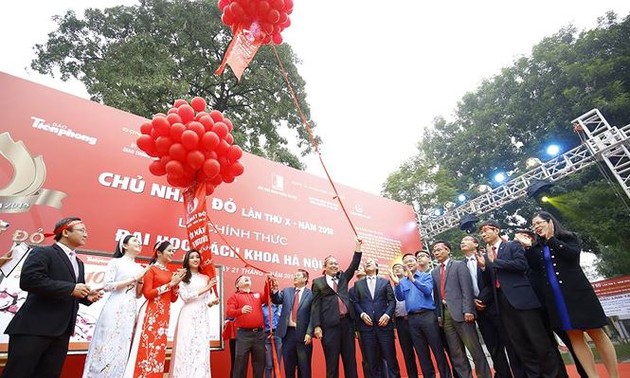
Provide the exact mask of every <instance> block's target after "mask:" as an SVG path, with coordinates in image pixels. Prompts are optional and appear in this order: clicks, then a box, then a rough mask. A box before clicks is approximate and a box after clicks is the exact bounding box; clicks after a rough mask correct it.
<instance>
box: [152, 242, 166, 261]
mask: <svg viewBox="0 0 630 378" xmlns="http://www.w3.org/2000/svg"><path fill="white" fill-rule="evenodd" d="M170 246H171V242H169V241H168V240H162V241H160V242H157V243H155V246H153V257H152V258H151V261H150V262H149V264H155V263H156V262H157V255H158V252H160V253H161V252H164V251H165V250H166V248H168V247H170Z"/></svg>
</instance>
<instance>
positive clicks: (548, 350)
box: [497, 290, 559, 378]
mask: <svg viewBox="0 0 630 378" xmlns="http://www.w3.org/2000/svg"><path fill="white" fill-rule="evenodd" d="M497 300H498V303H499V313H500V316H501V320H502V321H503V325H504V326H505V330H506V332H507V334H508V336H509V338H510V342H511V343H512V347H513V348H514V350H515V351H516V354H517V355H518V357H519V359H520V360H521V363H522V364H523V367H524V368H525V373H526V374H527V377H543V378H556V376H557V375H558V369H559V365H558V360H557V357H556V353H555V351H554V346H553V345H552V343H551V340H550V339H549V334H548V333H547V330H546V329H545V325H544V322H543V317H542V312H541V311H540V309H533V310H518V309H515V308H514V307H512V305H511V304H510V302H509V301H508V300H507V298H506V297H505V295H503V292H502V291H501V290H497Z"/></svg>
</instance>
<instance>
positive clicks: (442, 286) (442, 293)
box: [440, 263, 446, 301]
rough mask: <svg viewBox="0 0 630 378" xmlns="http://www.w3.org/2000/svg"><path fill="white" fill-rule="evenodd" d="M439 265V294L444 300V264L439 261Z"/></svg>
mask: <svg viewBox="0 0 630 378" xmlns="http://www.w3.org/2000/svg"><path fill="white" fill-rule="evenodd" d="M440 266H441V267H440V296H441V297H442V300H443V301H444V300H446V292H445V291H444V286H445V284H446V265H444V263H441V264H440Z"/></svg>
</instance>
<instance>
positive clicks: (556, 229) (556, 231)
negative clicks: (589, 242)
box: [532, 211, 576, 237]
mask: <svg viewBox="0 0 630 378" xmlns="http://www.w3.org/2000/svg"><path fill="white" fill-rule="evenodd" d="M536 217H538V218H541V219H542V220H544V221H546V222H552V223H553V236H555V237H558V236H573V237H575V236H576V235H575V233H574V232H571V231H569V230H567V229H566V228H564V226H563V225H562V224H561V223H560V222H559V221H558V220H557V219H556V217H554V216H553V215H551V214H550V213H548V212H546V211H539V212H537V213H536V214H534V216H533V217H532V220H533V219H534V218H536Z"/></svg>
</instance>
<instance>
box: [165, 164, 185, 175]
mask: <svg viewBox="0 0 630 378" xmlns="http://www.w3.org/2000/svg"><path fill="white" fill-rule="evenodd" d="M165 168H166V173H167V174H168V175H169V176H172V177H174V178H179V177H182V176H183V175H184V166H183V165H182V163H181V162H180V161H177V160H171V161H169V162H168V163H166V166H165Z"/></svg>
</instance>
